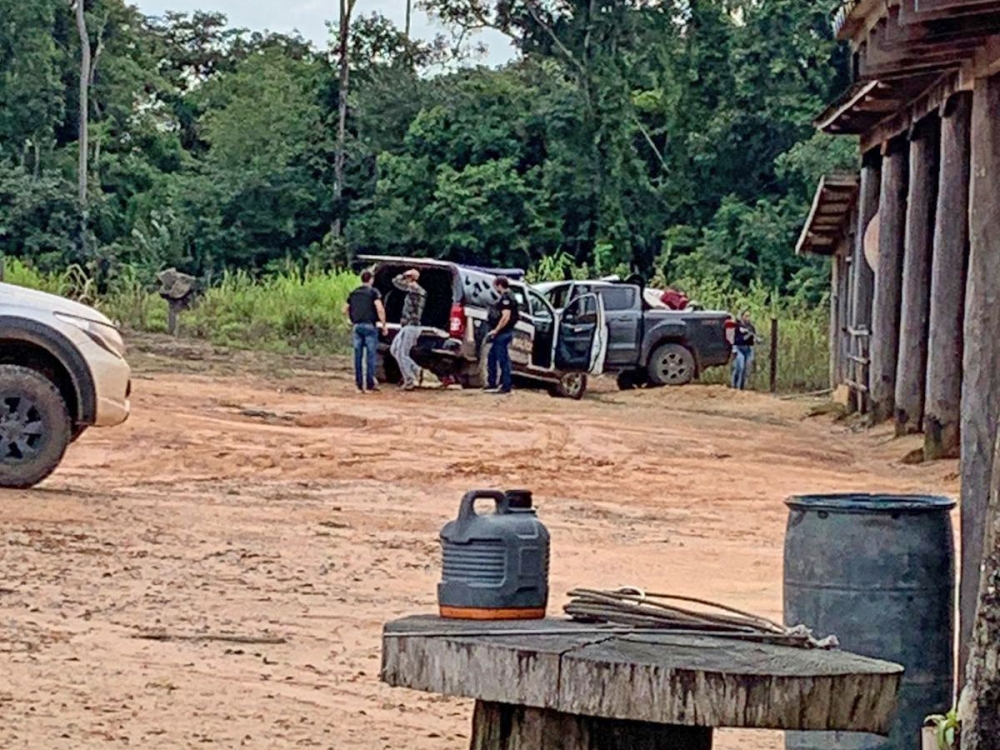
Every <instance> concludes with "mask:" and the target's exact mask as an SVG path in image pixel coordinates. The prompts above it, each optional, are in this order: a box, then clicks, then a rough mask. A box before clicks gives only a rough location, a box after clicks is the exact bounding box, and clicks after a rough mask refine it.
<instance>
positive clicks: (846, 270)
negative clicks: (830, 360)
mask: <svg viewBox="0 0 1000 750" xmlns="http://www.w3.org/2000/svg"><path fill="white" fill-rule="evenodd" d="M853 240H854V238H853V234H852V236H851V237H849V238H848V239H847V240H846V241H845V248H844V250H843V252H842V253H841V255H839V256H838V258H837V263H838V265H839V266H840V309H839V310H838V311H837V324H838V327H837V342H838V346H839V349H838V352H837V382H836V383H834V385H835V386H836V385H840V384H841V383H843V382H844V381H845V380H847V379H848V378H849V377H850V373H849V371H848V365H849V364H850V360H849V359H848V356H849V355H850V353H851V337H850V336H849V335H848V332H847V329H848V328H849V327H850V325H851V317H850V316H851V307H850V305H851V287H850V283H851V256H850V253H851V245H852V242H853Z"/></svg>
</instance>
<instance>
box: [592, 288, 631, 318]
mask: <svg viewBox="0 0 1000 750" xmlns="http://www.w3.org/2000/svg"><path fill="white" fill-rule="evenodd" d="M598 291H599V292H600V295H601V299H602V300H604V309H605V310H607V311H608V312H611V311H612V310H632V309H634V308H635V306H636V305H635V295H636V292H637V291H638V290H637V289H636V288H635V287H631V286H606V287H600V289H599V290H598Z"/></svg>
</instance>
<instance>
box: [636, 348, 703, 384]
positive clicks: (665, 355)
mask: <svg viewBox="0 0 1000 750" xmlns="http://www.w3.org/2000/svg"><path fill="white" fill-rule="evenodd" d="M695 367H696V365H695V361H694V355H693V354H692V353H691V350H690V349H688V348H687V347H686V346H684V345H683V344H662V345H660V346H658V347H657V348H656V351H654V352H653V356H651V357H650V358H649V365H648V367H647V369H648V371H649V382H651V383H652V384H653V385H687V384H688V383H690V382H691V381H692V380H694V376H695Z"/></svg>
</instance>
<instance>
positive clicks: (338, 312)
mask: <svg viewBox="0 0 1000 750" xmlns="http://www.w3.org/2000/svg"><path fill="white" fill-rule="evenodd" d="M5 272H6V280H7V281H9V282H11V283H14V284H20V285H22V286H27V287H31V288H33V289H40V290H42V291H46V292H51V293H53V294H61V295H64V296H67V297H72V298H73V299H78V300H80V301H82V302H85V303H87V304H91V305H94V306H96V307H97V308H98V309H100V310H101V311H102V312H104V313H105V314H106V315H108V317H110V318H111V319H112V320H115V321H117V322H118V323H120V324H121V325H123V326H124V327H125V328H128V329H131V330H136V331H146V332H156V333H163V332H166V330H167V304H166V302H164V301H163V300H162V299H160V297H159V296H158V295H157V294H156V292H155V291H153V287H152V285H151V284H149V283H148V282H147V281H144V280H143V279H142V278H141V277H140V274H139V272H138V271H137V270H136V269H134V268H130V267H124V268H122V269H120V270H119V271H118V273H117V275H116V276H115V277H114V278H113V279H112V280H111V281H110V282H108V285H107V289H106V290H105V291H104V293H103V294H97V291H96V285H95V284H94V283H93V281H92V280H91V279H90V278H88V277H87V275H86V274H85V273H84V272H83V270H82V269H80V268H79V267H76V266H74V267H72V268H70V269H68V270H66V271H65V272H63V273H61V274H44V273H40V272H38V271H37V270H35V269H33V268H32V267H31V266H30V265H27V264H25V263H23V262H21V261H20V260H18V259H13V258H8V259H7V262H6V269H5ZM587 273H588V272H587V270H586V269H576V268H573V267H572V264H571V261H570V260H569V259H568V258H566V257H556V258H552V259H546V262H544V263H542V264H540V265H539V266H538V267H535V268H533V269H531V271H530V273H529V278H530V279H531V280H533V281H542V280H551V279H562V278H565V277H566V276H567V275H570V276H572V277H574V278H585V277H586V275H587ZM357 284H358V278H357V276H355V275H354V274H353V273H349V272H344V271H340V272H336V271H329V272H319V271H301V270H299V269H297V268H295V267H292V266H289V267H288V268H286V269H285V270H284V271H282V272H280V273H276V274H273V275H269V276H266V277H263V278H257V277H254V276H251V275H250V274H248V273H246V272H245V271H236V272H232V273H227V274H225V275H224V276H223V277H222V278H221V279H220V280H219V281H218V282H217V283H215V284H213V285H212V286H211V287H210V288H208V289H207V290H205V293H204V294H203V295H202V296H201V297H200V299H199V301H198V303H197V304H196V305H195V307H194V308H193V309H191V310H189V311H186V312H184V313H182V314H181V317H180V331H181V335H186V336H194V337H198V338H203V339H207V340H210V341H212V342H213V343H216V344H219V345H223V346H230V347H236V348H241V349H260V350H265V351H271V352H278V353H288V352H313V353H323V354H329V353H337V352H342V351H344V350H346V349H347V348H348V346H349V330H350V329H349V326H348V323H347V320H346V319H345V318H344V315H343V307H344V303H345V302H346V300H347V295H348V294H350V292H351V290H352V289H353V288H354V287H355V286H357ZM653 284H654V285H656V286H661V287H662V286H664V285H665V282H664V281H663V280H662V279H659V280H657V279H654V281H653ZM672 285H673V286H675V287H676V288H679V289H683V290H684V291H685V292H686V293H687V294H688V295H689V296H690V297H691V299H693V300H697V301H698V302H700V303H701V304H702V305H703V306H704V307H706V308H710V309H721V310H727V311H729V312H731V313H733V314H734V315H738V314H739V313H740V311H742V310H749V311H750V315H751V317H752V319H753V321H754V323H755V325H756V326H757V330H758V332H759V334H760V344H759V346H758V348H757V363H756V366H755V368H754V369H755V371H754V374H753V376H752V379H751V384H752V386H753V387H754V388H756V389H758V390H766V389H767V387H768V384H769V382H770V362H769V357H768V351H769V346H770V341H769V337H770V326H771V318H776V319H777V320H778V378H777V380H778V390H780V391H782V392H795V391H815V390H820V389H822V388H826V387H827V386H828V385H829V383H828V377H829V376H828V372H829V369H828V368H829V350H828V347H827V336H828V320H829V319H828V311H827V308H826V306H825V305H824V306H822V307H810V306H808V305H805V304H803V303H801V302H799V301H797V300H795V299H787V298H782V297H780V296H778V295H776V294H773V293H771V292H769V291H768V290H766V289H764V288H763V287H760V286H754V287H752V288H751V289H749V290H736V289H733V288H732V286H731V285H730V284H728V283H726V282H714V281H708V282H706V281H704V280H702V281H695V280H683V279H681V280H677V281H675V282H674V283H673V284H672ZM727 379H728V368H714V369H712V370H709V371H708V372H707V373H706V374H705V376H704V378H703V380H704V381H705V382H709V383H724V382H726V381H727Z"/></svg>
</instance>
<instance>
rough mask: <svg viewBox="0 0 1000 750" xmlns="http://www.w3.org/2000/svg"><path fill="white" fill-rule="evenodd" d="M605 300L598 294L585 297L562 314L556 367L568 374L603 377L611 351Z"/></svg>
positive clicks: (557, 338)
mask: <svg viewBox="0 0 1000 750" xmlns="http://www.w3.org/2000/svg"><path fill="white" fill-rule="evenodd" d="M607 330H608V328H607V321H606V319H605V315H604V301H603V300H602V299H601V298H600V296H599V295H597V294H592V293H591V294H582V295H580V296H579V297H574V298H573V300H572V301H571V302H570V303H569V304H568V305H567V306H566V308H565V309H564V310H562V311H561V312H560V313H559V326H558V330H557V331H556V342H555V353H556V355H555V366H556V369H558V370H563V371H565V372H589V373H591V374H592V375H600V374H601V373H602V372H603V371H604V359H605V357H606V356H607V352H608V333H607Z"/></svg>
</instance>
